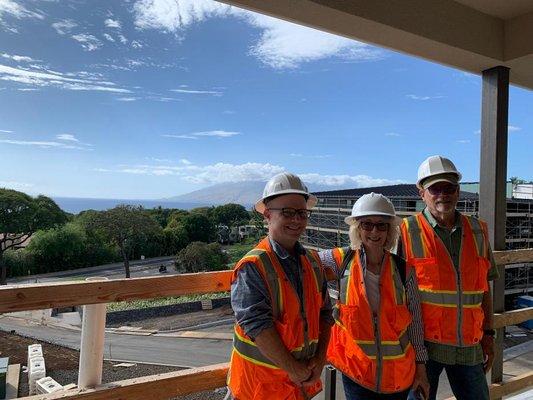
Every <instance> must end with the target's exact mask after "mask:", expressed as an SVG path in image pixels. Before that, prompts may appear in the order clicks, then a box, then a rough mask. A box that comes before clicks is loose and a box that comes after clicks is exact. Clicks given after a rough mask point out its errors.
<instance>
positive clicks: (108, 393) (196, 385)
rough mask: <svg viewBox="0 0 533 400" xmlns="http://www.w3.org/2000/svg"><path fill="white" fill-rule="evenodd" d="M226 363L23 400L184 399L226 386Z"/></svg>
mask: <svg viewBox="0 0 533 400" xmlns="http://www.w3.org/2000/svg"><path fill="white" fill-rule="evenodd" d="M227 372H228V364H227V363H224V364H215V365H209V366H207V367H201V368H193V369H187V370H182V371H176V372H169V373H166V374H158V375H151V376H143V377H141V378H133V379H126V380H123V381H118V382H112V383H107V384H105V385H101V386H98V387H96V388H94V389H85V390H82V389H73V390H69V391H66V392H56V393H52V394H49V395H37V396H30V397H23V398H22V399H25V400H56V399H84V400H126V399H127V400H159V399H161V400H162V399H165V400H166V399H169V398H172V397H175V396H185V395H187V394H190V393H197V392H201V391H204V390H213V389H216V388H219V387H224V386H226V375H227Z"/></svg>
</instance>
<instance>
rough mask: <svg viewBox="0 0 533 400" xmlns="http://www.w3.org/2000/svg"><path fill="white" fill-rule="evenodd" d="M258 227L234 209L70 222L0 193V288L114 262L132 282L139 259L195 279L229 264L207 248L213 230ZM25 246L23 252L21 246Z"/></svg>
mask: <svg viewBox="0 0 533 400" xmlns="http://www.w3.org/2000/svg"><path fill="white" fill-rule="evenodd" d="M261 221H262V219H261V217H260V216H259V215H258V214H257V213H255V212H249V211H247V210H246V209H245V208H244V207H243V206H241V205H239V204H225V205H221V206H217V207H199V208H195V209H192V210H182V209H170V208H162V207H157V208H153V209H144V208H143V207H140V206H132V205H119V206H117V207H115V208H112V209H109V210H105V211H95V210H87V211H82V212H80V213H79V214H77V215H73V214H69V213H66V212H64V211H63V210H61V209H60V208H59V206H58V205H57V204H56V203H55V202H54V201H53V200H52V199H50V198H48V197H46V196H38V197H31V196H28V195H27V194H25V193H22V192H18V191H15V190H10V189H0V270H1V275H0V283H5V281H6V278H7V277H15V276H23V275H33V274H40V273H47V272H56V271H62V270H70V269H75V268H83V267H90V266H95V265H101V264H106V263H112V262H120V261H121V262H123V263H124V268H125V274H126V277H130V268H129V261H130V260H131V259H138V258H140V257H141V255H143V256H145V257H158V256H177V257H176V265H177V268H178V270H180V271H184V272H197V271H198V270H201V268H202V265H201V264H204V265H205V266H204V269H205V267H206V266H211V268H214V269H220V268H222V266H224V267H225V264H224V262H225V261H226V262H227V260H226V258H225V256H224V252H223V251H221V248H220V246H218V244H216V243H212V242H215V241H216V227H217V226H219V225H225V226H230V227H231V226H237V225H243V224H250V223H253V224H255V225H261V223H262V222H261ZM25 241H28V243H27V246H25V247H23V246H21V245H22V244H23V243H24V242H25ZM18 247H22V248H18ZM17 248H18V249H17Z"/></svg>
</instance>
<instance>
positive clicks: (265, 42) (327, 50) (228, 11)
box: [133, 0, 385, 69]
mask: <svg viewBox="0 0 533 400" xmlns="http://www.w3.org/2000/svg"><path fill="white" fill-rule="evenodd" d="M133 8H134V14H135V25H136V26H137V27H139V28H141V29H160V30H163V31H166V32H170V33H174V34H178V37H179V34H180V33H183V32H184V31H185V30H186V29H187V28H189V27H190V26H191V25H192V24H194V23H197V22H202V21H204V20H206V19H208V18H212V17H226V16H232V17H236V18H239V19H241V20H244V21H245V22H247V23H248V24H249V25H251V26H253V27H255V28H257V29H259V30H260V31H261V35H260V39H259V40H258V41H257V42H256V43H255V44H254V45H252V47H251V49H250V54H251V55H253V56H255V57H256V58H258V59H259V60H260V61H261V62H263V63H264V64H266V65H269V66H270V67H272V68H275V69H290V68H297V67H299V66H300V65H301V64H302V63H305V62H309V61H314V60H320V59H324V58H328V57H337V58H340V59H343V60H349V61H373V60H379V59H382V58H384V54H385V53H384V52H383V51H382V50H379V49H377V48H375V47H372V46H369V45H367V44H364V43H360V42H357V41H354V40H350V39H347V38H343V37H340V36H337V35H333V34H330V33H326V32H322V31H318V30H316V29H311V28H308V27H304V26H301V25H298V24H293V23H290V22H287V21H283V20H279V19H276V18H272V17H268V16H266V15H262V14H256V13H252V12H249V11H245V10H242V9H238V8H235V7H230V6H227V5H223V4H220V3H217V2H215V1H212V0H180V1H174V0H138V1H137V2H136V3H135V5H134V7H133Z"/></svg>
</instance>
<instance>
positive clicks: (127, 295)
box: [0, 249, 533, 400]
mask: <svg viewBox="0 0 533 400" xmlns="http://www.w3.org/2000/svg"><path fill="white" fill-rule="evenodd" d="M494 254H495V259H496V263H497V264H499V265H503V264H510V263H523V262H533V249H527V250H513V251H498V252H494ZM231 273H232V272H231V271H221V272H206V273H199V274H183V275H176V276H171V277H147V278H131V279H113V280H109V281H97V282H94V281H93V282H60V283H59V282H53V283H46V284H31V285H13V286H5V287H0V313H9V312H15V311H26V310H37V309H43V308H57V307H65V306H74V305H84V304H98V303H110V302H116V301H124V300H135V299H152V298H160V297H169V296H182V295H190V294H199V293H217V292H224V291H228V290H229V289H230V277H231ZM529 319H533V307H530V308H524V309H522V310H514V311H510V312H506V313H503V314H496V315H495V316H494V324H495V326H496V327H504V326H508V325H515V324H518V323H520V322H523V321H526V320H529ZM227 368H228V364H217V365H211V366H207V367H202V368H193V369H190V370H185V371H177V372H170V373H166V374H159V375H152V376H146V377H142V378H134V379H128V380H124V381H118V382H113V383H108V384H104V385H100V386H98V387H96V388H94V389H85V390H81V389H75V390H69V391H65V392H59V393H55V394H50V395H39V396H32V397H25V398H24V399H28V400H29V399H47V400H48V399H66V398H72V399H94V400H103V399H106V400H113V399H117V400H118V399H130V400H135V399H139V400H141V399H143V400H144V399H168V398H171V397H175V396H182V395H186V394H190V393H196V392H199V391H203V390H212V389H215V388H218V387H222V386H225V377H226V373H227ZM532 385H533V372H529V373H526V374H524V375H521V376H519V377H516V378H513V379H510V380H508V381H506V382H503V383H501V384H496V385H491V387H490V392H491V398H498V397H501V396H502V395H507V394H509V393H513V392H516V391H519V390H522V389H524V388H527V387H529V386H532Z"/></svg>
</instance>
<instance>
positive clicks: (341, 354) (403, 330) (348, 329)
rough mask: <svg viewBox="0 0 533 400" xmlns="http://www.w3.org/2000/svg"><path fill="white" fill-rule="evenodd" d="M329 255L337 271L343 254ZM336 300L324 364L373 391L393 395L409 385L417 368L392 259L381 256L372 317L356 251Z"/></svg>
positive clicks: (402, 290) (340, 251)
mask: <svg viewBox="0 0 533 400" xmlns="http://www.w3.org/2000/svg"><path fill="white" fill-rule="evenodd" d="M333 257H334V259H335V262H336V264H337V266H338V268H340V267H341V265H343V262H344V257H345V253H344V250H343V249H342V248H336V249H333ZM347 274H349V276H348V277H347V278H346V275H347ZM336 297H338V299H337V303H336V305H335V306H334V311H333V315H334V317H335V325H334V326H333V328H332V330H331V338H330V341H329V346H328V361H329V362H330V363H331V364H333V365H334V366H335V367H336V368H337V369H339V370H340V371H342V373H343V374H344V375H347V376H348V377H350V378H351V379H352V380H353V381H355V382H357V383H358V384H359V385H361V386H364V387H366V388H368V389H370V390H372V391H374V392H379V393H395V392H400V391H404V390H406V389H408V388H409V387H411V385H412V383H413V380H414V376H415V368H416V367H415V351H414V349H413V346H412V345H411V342H410V340H409V337H408V334H407V328H408V326H409V324H410V323H411V314H410V312H409V310H408V308H407V305H406V295H405V288H404V286H403V283H402V280H401V276H400V274H399V272H398V268H397V266H396V263H395V261H394V256H393V255H392V254H390V253H388V252H387V253H386V255H385V260H384V263H383V267H382V270H381V274H380V302H379V313H378V314H377V315H375V314H373V313H372V309H371V308H370V304H369V302H368V297H367V295H366V289H365V284H364V278H363V270H362V267H361V265H360V251H359V250H357V251H356V252H355V253H354V254H353V258H352V260H351V262H350V263H349V266H348V267H347V268H346V272H345V273H344V277H343V279H341V280H340V287H339V295H338V296H336Z"/></svg>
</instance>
